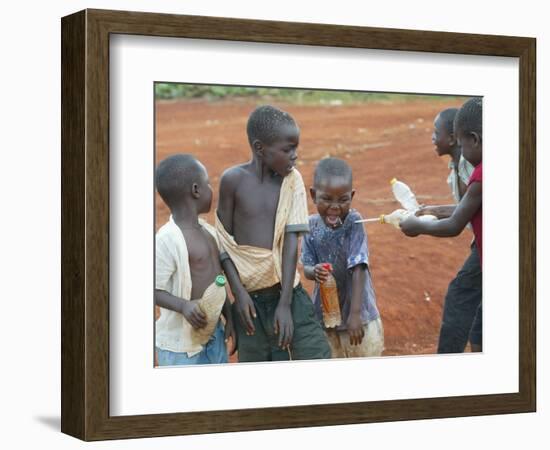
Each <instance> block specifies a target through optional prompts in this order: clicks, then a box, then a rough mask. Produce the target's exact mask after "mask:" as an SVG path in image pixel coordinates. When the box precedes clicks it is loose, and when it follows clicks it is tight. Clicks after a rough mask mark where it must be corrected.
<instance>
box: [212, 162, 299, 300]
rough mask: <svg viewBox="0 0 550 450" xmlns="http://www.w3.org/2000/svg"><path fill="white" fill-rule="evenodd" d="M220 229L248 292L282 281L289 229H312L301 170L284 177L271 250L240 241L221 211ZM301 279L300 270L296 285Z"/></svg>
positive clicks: (223, 243)
mask: <svg viewBox="0 0 550 450" xmlns="http://www.w3.org/2000/svg"><path fill="white" fill-rule="evenodd" d="M216 231H217V233H218V241H219V244H220V250H221V251H222V252H223V251H225V252H227V253H228V255H229V256H230V257H231V259H232V261H233V263H234V264H235V267H236V268H237V271H238V272H239V276H240V279H241V282H242V284H243V286H244V287H245V289H246V290H247V291H248V292H251V291H255V290H258V289H264V288H267V287H271V286H273V285H275V284H277V283H280V282H281V278H282V257H283V244H284V235H285V232H286V231H290V232H307V231H309V224H308V212H307V199H306V191H305V187H304V181H303V179H302V176H301V175H300V172H298V171H297V170H296V169H293V170H292V171H291V172H290V174H288V175H287V176H286V177H285V178H284V179H283V183H282V185H281V192H280V194H279V203H278V205H277V213H276V216H275V231H274V233H273V247H272V249H271V250H269V249H265V248H260V247H253V246H251V245H239V244H237V242H235V238H234V237H233V236H232V235H230V234H229V233H228V232H227V231H226V230H225V228H224V226H223V224H222V223H221V221H220V220H219V218H218V215H217V214H216ZM299 282H300V274H299V273H298V271H296V273H295V276H294V282H293V286H294V287H296V286H297V285H298V283H299Z"/></svg>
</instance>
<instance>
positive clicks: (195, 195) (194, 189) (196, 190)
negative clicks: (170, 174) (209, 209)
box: [191, 183, 201, 198]
mask: <svg viewBox="0 0 550 450" xmlns="http://www.w3.org/2000/svg"><path fill="white" fill-rule="evenodd" d="M191 195H192V196H193V198H199V197H200V196H201V194H200V192H199V185H198V184H197V183H193V185H192V186H191Z"/></svg>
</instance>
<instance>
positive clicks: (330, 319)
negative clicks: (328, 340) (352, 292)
mask: <svg viewBox="0 0 550 450" xmlns="http://www.w3.org/2000/svg"><path fill="white" fill-rule="evenodd" d="M323 268H324V269H326V270H328V271H329V274H328V278H327V281H325V282H324V283H321V284H320V286H319V288H320V291H321V309H322V311H323V322H324V323H325V327H327V328H334V327H337V326H338V325H340V324H341V323H342V315H341V313H340V301H339V299H338V287H337V286H336V280H335V279H334V277H333V276H332V273H331V272H332V265H331V264H329V263H326V264H323Z"/></svg>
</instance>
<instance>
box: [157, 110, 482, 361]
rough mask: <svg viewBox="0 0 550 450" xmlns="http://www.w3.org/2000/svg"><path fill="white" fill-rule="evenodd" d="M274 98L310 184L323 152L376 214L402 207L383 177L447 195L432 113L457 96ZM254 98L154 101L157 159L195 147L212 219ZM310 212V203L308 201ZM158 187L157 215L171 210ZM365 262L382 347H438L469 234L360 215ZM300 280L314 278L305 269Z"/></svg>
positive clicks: (364, 207)
mask: <svg viewBox="0 0 550 450" xmlns="http://www.w3.org/2000/svg"><path fill="white" fill-rule="evenodd" d="M271 103H272V104H274V105H276V106H278V107H280V108H282V109H284V110H286V111H288V112H290V113H291V114H292V115H293V117H294V118H295V119H296V121H297V122H298V124H299V126H300V129H301V140H300V147H299V149H298V158H299V161H298V169H299V170H300V172H301V173H302V175H303V178H304V181H305V183H306V188H309V186H310V185H311V182H312V177H313V170H314V167H315V164H316V162H317V161H318V160H319V159H320V158H323V157H325V156H327V155H330V156H337V157H341V158H345V159H347V160H348V162H349V163H350V165H351V166H352V168H353V171H354V188H355V189H356V195H355V198H354V200H353V207H354V208H356V209H357V210H359V212H360V213H361V214H362V215H363V217H377V216H378V215H380V214H382V213H390V212H391V211H393V210H394V209H396V208H397V207H398V204H397V203H396V202H395V201H394V199H393V196H392V194H391V188H390V184H389V180H390V179H391V178H393V177H397V178H398V179H400V180H402V181H404V182H406V183H407V184H409V186H411V188H412V189H413V190H414V191H415V193H416V194H417V197H418V199H419V201H420V202H421V203H426V204H447V203H452V197H451V195H450V193H449V188H448V186H447V184H446V177H447V173H448V169H447V163H448V160H447V159H446V158H439V157H438V156H437V155H436V153H435V151H434V149H433V145H432V144H431V132H432V121H433V118H434V117H435V115H436V114H437V113H438V112H439V111H441V110H442V109H444V108H447V107H451V106H459V105H460V100H456V99H449V101H442V100H436V101H427V100H420V101H414V102H403V103H394V104H391V103H367V104H360V105H340V106H328V105H327V106H324V105H315V106H311V105H294V104H282V103H279V102H276V101H273V102H271ZM255 106H256V103H254V102H253V101H250V100H231V101H219V102H206V101H171V102H168V101H159V102H158V103H157V108H156V162H157V163H158V162H159V161H160V160H162V159H163V158H165V157H166V156H168V155H170V154H172V153H179V152H183V153H192V154H194V155H196V156H197V158H198V159H199V160H200V161H201V162H202V163H203V164H204V165H205V166H206V168H207V170H208V173H209V176H210V181H211V184H212V187H213V189H214V199H213V210H212V211H211V212H210V214H209V215H208V216H207V220H208V221H209V222H210V223H213V214H214V209H215V205H216V204H217V198H218V186H219V178H220V175H221V174H222V172H223V171H224V170H225V169H226V168H227V167H230V166H232V165H234V164H237V163H241V162H245V161H247V160H248V159H249V158H250V149H249V146H248V142H247V138H246V131H245V127H246V121H247V118H248V115H249V114H250V112H251V111H252V110H253V109H254V107H255ZM309 210H310V213H313V212H315V209H314V208H313V203H312V202H311V200H310V201H309ZM168 214H169V212H168V209H167V207H166V206H165V205H164V203H163V202H162V200H161V199H160V198H159V197H158V195H157V203H156V223H157V227H159V226H160V225H162V224H163V223H164V222H165V221H166V220H167V218H168ZM366 229H367V233H368V238H369V248H370V255H371V256H370V258H371V272H372V276H373V281H374V286H375V289H376V294H377V302H378V307H379V309H380V313H381V316H382V321H383V324H384V328H385V344H386V350H385V352H384V355H411V354H427V353H434V352H435V351H436V347H437V338H438V333H439V325H440V321H441V310H442V304H443V299H444V296H445V292H446V289H447V285H448V284H449V282H450V281H451V279H452V278H453V277H454V275H455V274H456V273H457V271H458V269H459V268H460V267H461V266H462V263H463V262H464V260H465V258H466V256H467V254H468V250H469V243H470V240H471V238H472V236H471V233H470V232H469V231H465V232H463V233H462V234H461V235H460V236H458V237H456V238H447V239H438V238H432V237H427V236H421V237H417V238H408V237H406V236H404V235H403V234H402V233H401V232H399V231H398V230H396V229H395V228H393V227H392V226H391V225H386V224H384V225H381V224H378V223H374V224H368V225H366ZM302 279H303V284H304V285H305V287H306V289H307V290H308V291H309V292H311V291H312V283H311V282H310V281H308V280H305V278H303V277H302Z"/></svg>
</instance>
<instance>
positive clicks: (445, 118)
mask: <svg viewBox="0 0 550 450" xmlns="http://www.w3.org/2000/svg"><path fill="white" fill-rule="evenodd" d="M457 112H458V108H447V109H444V110H443V111H441V112H440V113H439V114H438V115H439V120H441V123H442V124H443V127H444V128H445V131H446V132H447V133H448V134H453V133H454V120H455V117H456V113H457Z"/></svg>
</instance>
